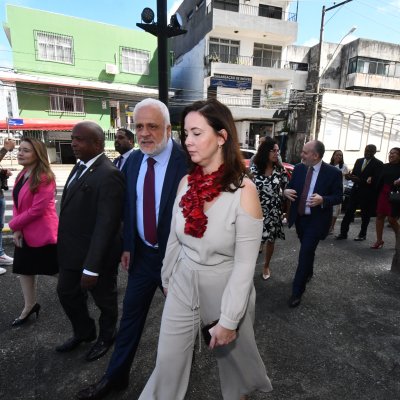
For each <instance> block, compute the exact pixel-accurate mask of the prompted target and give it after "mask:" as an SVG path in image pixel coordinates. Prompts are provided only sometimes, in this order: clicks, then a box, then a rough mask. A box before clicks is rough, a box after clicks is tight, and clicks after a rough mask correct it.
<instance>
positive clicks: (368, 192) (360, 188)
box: [351, 157, 383, 212]
mask: <svg viewBox="0 0 400 400" xmlns="http://www.w3.org/2000/svg"><path fill="white" fill-rule="evenodd" d="M363 162H364V157H363V158H359V159H357V160H356V162H355V164H354V168H353V171H352V174H353V175H356V176H358V177H359V178H360V180H361V181H360V182H359V183H354V185H353V187H352V189H351V196H352V197H354V198H356V200H357V202H358V203H359V204H360V206H361V208H365V209H367V210H370V211H371V212H374V211H375V204H376V200H377V188H376V186H374V185H373V184H368V183H367V179H368V178H369V177H371V178H372V181H373V182H376V181H377V179H378V177H379V174H380V172H381V169H382V166H383V162H382V161H381V160H378V159H377V158H375V157H372V158H371V160H370V162H369V163H368V164H367V166H366V167H365V168H364V170H363V171H361V168H362V165H363Z"/></svg>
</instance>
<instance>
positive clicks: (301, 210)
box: [297, 167, 314, 216]
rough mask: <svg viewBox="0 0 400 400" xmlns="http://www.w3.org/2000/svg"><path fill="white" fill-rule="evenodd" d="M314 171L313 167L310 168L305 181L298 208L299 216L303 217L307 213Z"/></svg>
mask: <svg viewBox="0 0 400 400" xmlns="http://www.w3.org/2000/svg"><path fill="white" fill-rule="evenodd" d="M313 171H314V168H313V167H308V171H307V175H306V180H305V181H304V187H303V191H302V192H301V196H300V200H299V205H298V207H297V214H298V215H300V216H303V215H304V214H305V212H306V201H307V196H308V191H309V190H310V184H311V178H312V174H313Z"/></svg>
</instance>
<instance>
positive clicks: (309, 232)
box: [284, 140, 343, 308]
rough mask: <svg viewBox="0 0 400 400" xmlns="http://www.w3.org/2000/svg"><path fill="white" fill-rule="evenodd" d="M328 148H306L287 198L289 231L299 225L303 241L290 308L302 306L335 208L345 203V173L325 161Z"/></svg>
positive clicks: (311, 145)
mask: <svg viewBox="0 0 400 400" xmlns="http://www.w3.org/2000/svg"><path fill="white" fill-rule="evenodd" d="M324 153H325V146H324V144H323V143H322V142H320V141H319V140H313V141H311V142H308V143H306V144H305V145H304V147H303V150H302V152H301V161H302V162H301V164H297V165H296V166H295V167H294V170H293V174H292V177H291V179H290V182H289V184H288V186H287V188H286V189H285V190H284V196H285V197H286V198H288V199H289V200H290V201H291V205H290V213H289V221H288V224H289V228H290V227H291V226H292V225H293V224H295V225H296V232H297V236H298V237H299V239H300V252H299V261H298V265H297V270H296V274H295V277H294V280H293V287H292V295H291V297H290V299H289V307H292V308H293V307H297V306H298V305H300V302H301V296H302V295H303V293H304V291H305V289H306V284H307V282H309V280H310V279H311V278H312V276H313V273H314V257H315V250H316V249H317V246H318V243H319V241H320V240H323V239H325V238H326V236H327V235H328V232H329V227H330V225H331V221H332V212H333V206H334V205H336V204H339V203H340V202H341V201H342V196H343V186H342V174H341V172H340V171H339V169H337V168H335V167H333V166H331V165H329V164H327V163H325V162H323V161H322V157H323V156H324Z"/></svg>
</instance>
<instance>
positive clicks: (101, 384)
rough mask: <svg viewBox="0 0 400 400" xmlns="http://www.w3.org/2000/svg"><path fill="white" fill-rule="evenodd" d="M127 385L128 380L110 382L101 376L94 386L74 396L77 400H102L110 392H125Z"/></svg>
mask: <svg viewBox="0 0 400 400" xmlns="http://www.w3.org/2000/svg"><path fill="white" fill-rule="evenodd" d="M128 385H129V379H128V378H126V379H122V380H121V379H119V380H118V381H112V380H110V379H109V378H107V377H106V376H103V377H102V378H101V379H100V380H99V381H98V382H97V383H95V384H94V385H90V386H88V387H87V388H86V389H82V390H80V391H79V392H78V393H77V394H76V396H75V397H76V398H77V399H78V400H98V399H103V398H104V397H106V396H107V395H108V394H109V393H110V392H112V391H121V390H125V389H126V388H127V387H128Z"/></svg>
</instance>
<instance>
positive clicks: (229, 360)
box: [139, 99, 272, 400]
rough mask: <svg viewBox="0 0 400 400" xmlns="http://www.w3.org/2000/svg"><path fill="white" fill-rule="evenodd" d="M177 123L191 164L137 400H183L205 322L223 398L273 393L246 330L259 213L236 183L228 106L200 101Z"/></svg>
mask: <svg viewBox="0 0 400 400" xmlns="http://www.w3.org/2000/svg"><path fill="white" fill-rule="evenodd" d="M182 122H183V123H182V126H184V130H183V131H182V135H181V141H182V144H183V147H184V148H185V150H186V151H187V152H188V154H189V155H190V158H191V161H192V163H193V166H192V169H191V174H190V175H189V176H187V177H185V178H183V180H182V182H181V185H180V188H179V190H178V195H177V199H176V201H175V206H174V210H173V218H172V223H171V234H170V237H169V241H168V245H167V251H166V256H165V259H164V262H163V269H162V284H163V287H164V291H165V292H166V294H167V299H166V303H165V307H164V311H163V316H162V322H161V330H160V338H159V343H158V353H157V362H156V367H155V369H154V371H153V373H152V375H151V377H150V379H149V381H148V382H147V384H146V387H145V388H144V390H143V392H142V394H141V395H140V398H139V400H151V399H153V400H181V399H184V397H185V394H186V391H187V387H188V383H189V375H190V368H191V363H192V355H193V350H194V345H195V340H196V337H197V335H198V332H199V330H200V323H202V324H203V325H206V324H209V323H211V322H212V321H214V320H219V322H218V323H217V325H216V326H215V327H214V328H213V330H212V332H211V336H212V338H211V342H210V346H209V347H210V348H211V349H213V352H214V354H215V356H216V358H217V362H218V368H219V376H220V384H221V393H222V398H223V399H225V400H239V399H240V398H244V397H243V396H245V395H247V394H248V393H251V392H252V391H254V390H261V391H264V392H268V391H270V390H272V386H271V383H270V381H269V378H268V376H267V373H266V370H265V366H264V363H263V361H262V359H261V357H260V354H259V352H258V349H257V345H256V342H255V338H254V331H253V322H254V306H255V289H254V285H253V275H254V268H255V264H256V260H257V256H258V249H259V244H260V240H261V234H262V228H263V220H262V211H261V207H260V203H259V200H258V195H257V190H256V188H255V186H254V184H253V183H252V182H251V181H250V180H249V179H248V178H245V177H244V174H245V169H244V166H243V163H242V160H241V156H240V152H239V145H238V139H237V133H236V129H235V125H234V122H233V118H232V114H231V113H230V111H229V109H228V108H227V107H226V106H224V105H222V104H221V103H219V102H218V101H217V100H215V99H210V100H207V101H199V102H196V103H194V104H193V105H191V106H188V107H186V109H185V110H184V112H183V118H182ZM216 393H218V391H217V390H216ZM218 397H220V396H219V395H218V394H216V396H215V398H218Z"/></svg>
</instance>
